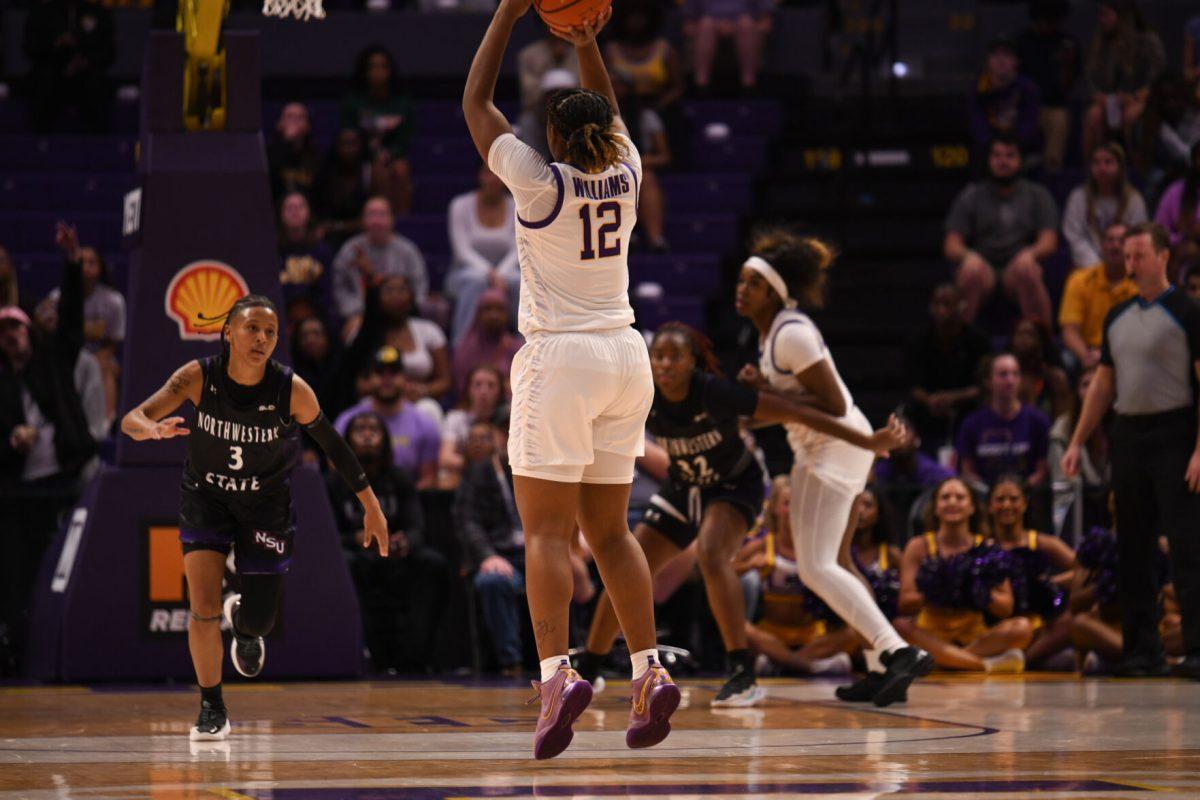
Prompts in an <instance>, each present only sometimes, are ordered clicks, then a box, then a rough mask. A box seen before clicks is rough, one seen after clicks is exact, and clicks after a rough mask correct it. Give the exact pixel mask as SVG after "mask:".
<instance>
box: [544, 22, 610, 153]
mask: <svg viewBox="0 0 1200 800" xmlns="http://www.w3.org/2000/svg"><path fill="white" fill-rule="evenodd" d="M612 13H613V12H612V6H611V5H610V6H609V7H608V8H606V9H605V10H604V11H603V12H601V13H600V15H599V16H598V17H596V18H595V19H594V20H590V21H588V22H585V23H584V24H583V26H582V27H571V28H556V27H553V26H552V27H551V28H550V30H551V31H553V32H554V34H555V35H556V36H558V37H559V38H560V39H566V40H567V41H568V42H570V43H571V44H573V45H575V54H576V55H577V56H578V57H579V83H580V85H581V86H582V87H583V88H584V89H590V90H591V91H593V92H596V93H598V94H601V95H603V96H604V99H605V100H607V101H608V104H609V105H610V106H612V110H613V127H615V128H616V129H617V130H619V131H620V132H621V133H624V134H625V135H627V136H628V135H629V129H628V128H627V127H625V122H624V121H623V120H622V119H621V110H620V106H618V105H617V93H616V92H615V91H613V86H612V80H611V79H610V78H609V77H608V69H607V68H606V67H605V66H604V57H603V56H602V55H601V54H600V46H599V45H597V44H596V36H597V35H598V34H599V33H600V31H601V30H603V29H604V26H605V25H607V24H608V21H609V20H610V19H612Z"/></svg>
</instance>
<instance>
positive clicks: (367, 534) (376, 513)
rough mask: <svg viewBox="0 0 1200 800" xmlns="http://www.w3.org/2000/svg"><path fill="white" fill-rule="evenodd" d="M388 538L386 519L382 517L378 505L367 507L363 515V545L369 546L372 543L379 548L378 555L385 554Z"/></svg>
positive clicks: (386, 552)
mask: <svg viewBox="0 0 1200 800" xmlns="http://www.w3.org/2000/svg"><path fill="white" fill-rule="evenodd" d="M388 538H389V537H388V529H387V519H386V518H384V516H383V512H382V511H380V510H379V507H378V506H376V507H375V508H369V509H367V510H366V513H365V514H364V515H363V547H370V546H371V544H372V543H374V544H375V545H376V547H378V549H379V555H381V556H386V555H387V554H388Z"/></svg>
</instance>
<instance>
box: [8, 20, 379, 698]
mask: <svg viewBox="0 0 1200 800" xmlns="http://www.w3.org/2000/svg"><path fill="white" fill-rule="evenodd" d="M225 45H226V52H227V66H228V70H229V74H230V80H229V86H230V96H229V99H228V106H229V124H228V126H227V130H226V131H224V132H220V133H184V132H182V130H181V129H182V116H181V115H182V109H183V104H182V101H181V89H180V86H181V81H182V71H181V67H182V63H183V51H182V38H181V37H180V36H179V35H178V34H174V33H161V32H156V33H154V34H152V35H151V37H150V42H149V45H148V47H147V50H146V68H145V78H144V81H143V85H144V86H145V87H146V95H145V104H144V106H143V114H142V121H143V122H142V136H141V142H140V144H141V161H140V164H139V176H140V178H141V181H140V185H141V202H140V213H127V215H126V225H127V227H131V228H134V229H136V230H133V231H132V233H131V235H130V241H131V243H132V244H133V252H132V256H131V258H130V267H129V269H130V273H129V286H128V289H127V292H126V303H127V308H128V319H127V329H126V343H125V353H124V364H125V371H124V378H123V384H124V386H123V394H122V398H121V410H122V411H124V410H127V409H129V408H130V407H132V406H133V405H135V404H137V403H139V402H141V401H142V400H143V399H144V398H145V397H147V396H149V395H150V394H151V393H152V392H153V391H155V390H156V389H157V388H158V387H160V386H162V385H163V383H164V382H165V381H166V380H167V378H168V377H169V376H170V375H171V373H172V372H173V371H174V370H175V369H176V368H178V367H179V366H180V365H182V364H184V363H185V362H186V361H188V360H189V359H193V358H197V357H201V356H206V355H209V354H212V353H214V352H216V350H217V348H218V347H219V344H218V343H217V342H216V341H204V340H200V339H197V338H195V337H197V336H204V335H210V334H211V331H215V330H219V326H216V327H214V328H211V329H208V328H196V327H195V325H194V323H195V321H196V318H197V316H196V315H197V312H198V311H203V312H205V313H206V314H207V315H209V316H214V315H217V314H220V313H222V312H224V311H227V310H228V308H229V306H230V305H231V304H232V302H233V300H235V299H236V298H237V297H238V296H240V295H241V294H242V293H244V292H245V291H246V289H249V290H250V291H257V292H260V293H263V294H267V295H269V296H272V297H274V298H275V299H276V300H277V301H278V300H280V299H281V298H280V290H279V278H278V272H277V269H278V268H277V266H276V254H275V224H274V221H273V212H272V204H271V198H270V189H269V186H268V183H267V174H266V157H265V154H264V152H263V145H262V137H261V133H260V132H259V128H260V121H259V118H260V111H259V109H260V108H261V105H262V104H261V98H260V96H259V85H260V80H259V66H258V36H257V34H254V33H234V34H229V35H227V36H226V38H225ZM197 264H199V265H200V266H196V265H197ZM189 265H191V266H189ZM181 276H182V277H181ZM189 281H190V282H189ZM243 284H244V286H243ZM173 286H174V287H176V288H178V287H183V288H182V289H180V290H179V292H178V293H176V292H174V291H173V290H172V287H173ZM183 289H186V290H187V292H184V291H183ZM185 296H186V298H187V301H186V302H184V299H182V298H185ZM173 298H174V299H173ZM181 308H182V309H184V310H183V311H181V310H180V309H181ZM185 312H186V313H185ZM277 355H278V356H280V357H281V358H284V359H286V357H287V354H286V347H281V348H280V351H277ZM180 413H181V415H182V416H184V417H185V418H186V419H188V420H189V422H190V421H191V420H192V419H193V418H194V416H195V410H194V409H193V408H192V407H191V404H190V403H187V404H185V408H184V409H182V410H181V412H180ZM184 442H185V440H183V439H176V440H172V441H167V442H134V441H133V440H131V439H128V438H126V437H121V438H120V440H119V443H118V448H117V466H115V467H105V468H104V469H103V471H102V472H101V473H100V475H99V476H97V478H96V479H95V480H94V481H93V482H92V484H91V485H90V486H89V487H88V489H87V491H86V492H85V493H84V496H83V498H82V499H81V501H80V504H79V506H78V507H77V508H76V509H75V510H74V512H73V513H72V515H71V516H70V521H69V524H68V526H67V530H66V531H64V532H62V533H61V534H60V535H59V537H58V540H57V543H56V545H55V547H54V548H52V550H51V552H50V554H49V555H48V557H47V560H46V562H45V563H44V565H43V573H42V575H41V576H40V577H41V579H40V580H39V582H38V589H37V597H36V607H35V612H34V613H35V625H34V626H33V628H34V633H33V639H32V640H31V644H30V654H29V662H30V663H29V670H30V672H31V674H33V675H34V676H36V677H40V678H58V679H64V680H83V679H103V678H121V679H146V678H167V677H175V678H188V677H190V676H191V674H192V666H191V659H190V658H189V656H188V650H187V640H186V628H187V608H188V604H187V598H186V592H185V587H184V582H183V576H182V563H183V561H182V555H181V552H180V549H179V544H178V539H177V537H178V533H177V531H175V530H174V529H173V526H174V525H175V521H176V520H177V517H178V513H179V486H180V481H181V466H182V463H183V457H184V447H185V444H184ZM292 495H293V499H294V505H295V510H296V519H297V525H296V539H295V555H294V558H293V560H292V568H291V573H290V575H289V576H288V578H287V579H286V580H285V582H284V590H283V608H282V610H281V614H280V617H279V620H278V623H277V627H276V630H275V632H274V633H273V635H272V636H271V637H269V639H268V641H269V644H268V652H269V657H268V660H267V667H266V670H265V673H264V674H265V675H266V676H267V677H284V676H306V677H307V676H314V677H315V676H322V677H330V676H347V675H356V674H358V672H359V671H360V669H361V662H362V636H361V623H360V618H359V611H358V603H357V599H356V596H355V592H354V587H353V584H352V582H351V580H350V575H349V571H348V569H347V567H346V564H345V560H344V557H343V555H342V550H341V544H340V541H339V538H338V535H337V532H336V528H335V526H334V521H333V515H332V513H331V511H330V509H329V500H328V497H327V496H326V493H325V486H324V482H323V481H322V480H321V477H320V474H319V473H317V472H316V471H314V470H312V469H307V468H305V469H298V470H296V472H295V474H294V477H293V484H292Z"/></svg>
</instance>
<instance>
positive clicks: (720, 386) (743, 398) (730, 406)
mask: <svg viewBox="0 0 1200 800" xmlns="http://www.w3.org/2000/svg"><path fill="white" fill-rule="evenodd" d="M701 397H702V400H703V403H704V407H705V408H706V409H708V413H710V414H712V415H713V416H714V417H717V418H719V419H728V418H729V417H738V416H741V417H752V416H754V412H755V411H756V410H757V409H758V392H757V391H756V390H755V389H751V388H748V387H746V386H742V385H741V384H740V383H734V382H733V381H728V380H725V379H724V378H718V377H717V376H716V375H708V376H705V383H704V393H703V394H702V395H701Z"/></svg>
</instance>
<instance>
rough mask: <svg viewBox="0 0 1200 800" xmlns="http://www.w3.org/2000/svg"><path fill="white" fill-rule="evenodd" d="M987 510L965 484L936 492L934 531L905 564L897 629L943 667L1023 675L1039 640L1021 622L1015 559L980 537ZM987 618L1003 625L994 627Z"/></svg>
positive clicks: (955, 481)
mask: <svg viewBox="0 0 1200 800" xmlns="http://www.w3.org/2000/svg"><path fill="white" fill-rule="evenodd" d="M979 511H980V507H979V504H978V503H977V502H976V501H975V496H974V494H973V493H972V491H971V489H970V487H969V486H967V484H966V483H965V482H963V481H962V480H961V479H959V478H947V479H946V480H944V481H942V482H941V483H940V484H938V486H937V489H936V490H935V491H934V493H933V507H932V513H931V519H930V520H929V522H930V525H929V527H930V531H929V532H928V533H926V534H925V535H924V536H917V537H914V538H913V539H911V540H910V541H909V543H908V545H907V546H906V547H905V548H904V555H903V557H902V558H901V561H900V602H899V612H900V613H901V614H907V615H913V616H914V617H915V619H913V618H912V617H901V618H899V619H897V620H896V629H897V630H898V631H900V633H901V634H902V635H903V636H904V637H905V638H906V639H907V640H908V641H909V642H911V643H912V644H914V645H916V646H917V647H920V648H923V649H925V650H927V651H929V652H930V653H932V654H933V657H934V661H935V663H936V664H937V665H938V666H940V667H942V668H943V669H956V670H973V671H976V672H992V673H998V672H1022V671H1023V670H1024V669H1025V653H1024V650H1025V648H1026V647H1028V646H1029V642H1030V641H1031V640H1032V639H1033V628H1032V626H1031V625H1030V624H1029V620H1028V619H1027V618H1025V617H1014V616H1012V613H1013V606H1014V598H1013V590H1012V581H1011V580H1010V579H1009V573H1010V565H1009V560H1008V557H1007V554H1006V553H1005V552H1004V551H1003V550H1001V549H1000V548H998V547H996V546H994V545H989V544H987V543H986V541H985V537H984V536H983V535H982V534H980V533H976V531H979V530H980V529H981V522H982V521H981V519H980V513H979ZM985 614H986V615H987V616H988V617H990V618H991V619H993V620H998V621H997V622H995V624H993V625H990V626H989V625H988V622H987V619H986V618H985V616H984V615H985Z"/></svg>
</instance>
